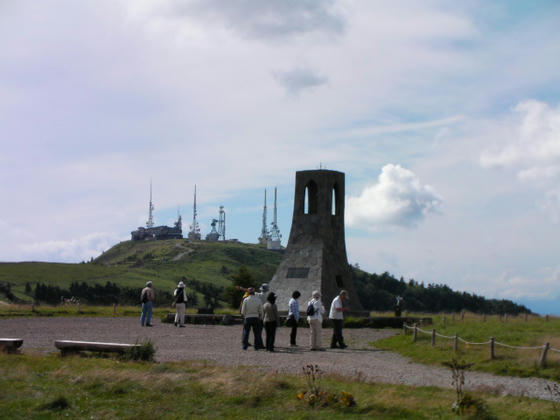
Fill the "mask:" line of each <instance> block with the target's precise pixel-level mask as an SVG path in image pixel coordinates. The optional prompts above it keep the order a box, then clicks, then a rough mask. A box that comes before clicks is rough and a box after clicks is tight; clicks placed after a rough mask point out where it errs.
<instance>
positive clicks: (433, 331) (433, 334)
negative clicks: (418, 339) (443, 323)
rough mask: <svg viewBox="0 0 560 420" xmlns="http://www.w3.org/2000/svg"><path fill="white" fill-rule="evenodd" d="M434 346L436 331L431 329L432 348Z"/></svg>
mask: <svg viewBox="0 0 560 420" xmlns="http://www.w3.org/2000/svg"><path fill="white" fill-rule="evenodd" d="M435 346H436V329H435V328H434V329H432V347H435Z"/></svg>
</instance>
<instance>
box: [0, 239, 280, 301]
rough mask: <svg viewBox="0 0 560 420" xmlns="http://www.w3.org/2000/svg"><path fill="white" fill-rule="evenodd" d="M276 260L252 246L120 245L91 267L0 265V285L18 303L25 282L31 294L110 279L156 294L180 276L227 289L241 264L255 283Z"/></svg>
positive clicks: (269, 272)
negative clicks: (148, 287) (149, 286)
mask: <svg viewBox="0 0 560 420" xmlns="http://www.w3.org/2000/svg"><path fill="white" fill-rule="evenodd" d="M281 259H282V254H280V253H278V252H274V251H268V250H267V249H266V248H263V247H262V246H258V245H253V244H244V243H230V242H205V241H201V242H193V243H187V242H185V241H184V240H180V239H177V240H166V241H125V242H121V243H119V244H117V245H115V246H114V247H112V248H111V249H109V250H107V251H106V252H104V253H103V254H102V255H100V256H99V257H98V258H96V259H95V261H94V262H93V263H87V264H63V263H45V262H19V263H0V283H8V284H10V285H11V287H12V292H13V293H14V294H15V295H16V296H17V297H18V298H19V299H22V300H23V301H26V302H31V301H32V296H31V295H32V293H33V292H31V293H25V284H26V283H29V284H30V285H31V288H32V290H34V288H35V285H36V284H37V283H44V284H47V285H51V286H59V287H60V288H62V289H68V288H69V287H70V284H71V283H72V282H76V281H77V282H86V283H88V284H89V285H94V284H96V283H98V284H101V285H105V283H107V282H108V281H110V282H114V283H116V284H117V285H119V286H120V287H130V288H138V289H139V290H140V289H141V288H142V287H144V285H145V283H146V281H148V280H152V281H153V282H154V288H155V289H156V291H157V290H158V289H159V290H166V291H172V290H173V289H174V288H175V287H176V285H177V282H178V281H179V280H181V278H182V277H183V276H185V277H187V279H196V280H198V281H201V282H210V283H212V284H215V285H217V286H228V285H230V284H231V282H230V280H229V278H230V276H231V274H233V273H235V272H236V271H237V269H238V268H239V266H240V265H241V264H245V265H247V266H248V267H249V270H250V271H251V272H252V273H253V274H254V275H255V278H256V283H257V284H260V283H261V282H265V281H269V280H270V278H271V277H272V275H273V274H274V272H275V271H276V267H277V266H278V264H279V263H280V260H281ZM187 286H188V284H187ZM0 298H1V297H0Z"/></svg>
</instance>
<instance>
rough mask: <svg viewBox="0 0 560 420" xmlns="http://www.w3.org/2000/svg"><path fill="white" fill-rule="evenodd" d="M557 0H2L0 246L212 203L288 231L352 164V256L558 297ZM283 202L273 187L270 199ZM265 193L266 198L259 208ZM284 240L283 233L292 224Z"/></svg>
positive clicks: (86, 243)
mask: <svg viewBox="0 0 560 420" xmlns="http://www.w3.org/2000/svg"><path fill="white" fill-rule="evenodd" d="M559 19H560V3H558V2H557V1H544V0H540V1H535V2H512V1H506V0H503V1H494V2H486V1H482V0H481V1H475V0H473V1H466V2H444V1H430V0H427V1H422V2H418V1H415V0H410V1H406V0H402V1H400V0H398V1H391V2H388V1H383V2H382V1H379V2H378V1H365V0H363V1H358V0H356V1H354V0H324V1H315V0H282V1H276V0H274V1H273V0H267V1H265V0H185V1H179V0H177V1H172V0H128V1H124V0H107V1H104V0H91V1H87V0H84V1H79V2H77V1H71V0H42V1H40V2H36V1H31V0H29V1H27V0H17V1H16V0H3V1H0V144H1V148H0V176H1V179H2V182H1V183H0V197H1V202H2V206H1V208H0V228H1V231H2V236H3V240H2V241H1V242H0V261H23V260H35V261H37V260H39V261H65V262H79V261H81V260H84V259H89V258H90V257H92V256H97V255H98V254H99V253H100V252H101V251H103V250H105V249H108V248H109V247H110V246H111V245H113V244H115V243H116V242H118V241H120V240H126V239H128V238H129V237H130V231H131V230H133V229H135V228H136V227H137V226H141V225H143V224H144V223H145V221H146V219H147V210H148V195H149V183H150V179H152V182H153V200H154V204H155V207H156V210H155V221H156V223H157V224H171V223H172V222H173V220H174V219H175V218H176V216H177V212H178V211H180V213H181V214H182V215H183V218H184V220H185V222H186V223H185V224H186V225H187V228H188V222H189V221H190V219H191V218H192V194H193V187H194V184H197V188H198V202H199V215H200V222H201V225H202V229H203V234H205V233H207V232H208V229H209V222H210V220H211V218H212V217H216V216H217V213H218V206H219V205H224V206H225V208H226V212H227V222H228V225H227V236H229V237H234V238H238V239H240V240H242V241H245V242H256V238H257V237H258V235H259V233H260V228H261V207H262V199H263V197H262V195H263V190H264V188H268V191H269V198H270V196H271V195H272V188H273V187H274V186H278V190H279V200H280V203H279V208H278V211H279V225H280V229H281V230H282V232H283V235H284V238H285V239H287V238H288V234H289V228H290V222H291V213H292V204H293V188H294V185H293V183H294V176H295V171H297V170H304V169H316V168H319V167H320V166H321V167H323V168H327V169H334V170H339V171H343V172H345V173H346V192H347V197H346V207H347V211H346V222H347V231H346V241H347V248H348V257H349V261H350V263H352V264H354V263H359V264H360V266H361V267H362V268H364V269H366V270H368V271H370V272H378V273H381V272H384V271H388V272H390V273H392V274H394V275H395V276H397V277H400V276H403V277H404V278H405V279H409V278H414V279H415V280H418V281H423V282H424V283H426V284H428V283H445V284H448V285H449V286H451V287H453V288H454V289H457V290H466V291H469V292H475V293H477V294H482V295H485V296H488V297H496V298H508V299H513V300H515V301H518V302H521V303H524V304H527V305H529V307H531V309H533V310H535V311H538V312H541V313H545V312H548V313H557V314H560V309H558V308H560V305H559V303H560V287H559V286H560V258H559V251H558V249H559V241H560V239H559V238H560V187H559V185H560V183H559V181H560V71H559V70H558V69H559V68H560V31H558V22H559ZM270 204H271V202H270V200H269V205H270ZM270 218H271V214H269V220H270ZM284 242H285V241H284Z"/></svg>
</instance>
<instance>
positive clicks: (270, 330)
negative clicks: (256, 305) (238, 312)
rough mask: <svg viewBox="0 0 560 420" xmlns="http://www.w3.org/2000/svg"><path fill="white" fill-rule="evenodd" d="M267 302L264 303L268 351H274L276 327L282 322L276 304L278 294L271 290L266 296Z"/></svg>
mask: <svg viewBox="0 0 560 420" xmlns="http://www.w3.org/2000/svg"><path fill="white" fill-rule="evenodd" d="M266 300H267V302H266V303H265V304H264V305H263V313H264V319H263V321H264V329H265V331H266V351H272V352H273V351H274V339H275V338H276V327H278V324H279V322H280V318H279V317H278V307H277V306H276V295H275V294H274V293H273V292H270V293H269V294H268V296H267V297H266Z"/></svg>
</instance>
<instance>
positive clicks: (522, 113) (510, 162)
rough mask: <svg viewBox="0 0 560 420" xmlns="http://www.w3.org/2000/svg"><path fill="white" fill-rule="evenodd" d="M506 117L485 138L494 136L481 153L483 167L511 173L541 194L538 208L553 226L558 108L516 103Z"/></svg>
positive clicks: (558, 214) (558, 207)
mask: <svg viewBox="0 0 560 420" xmlns="http://www.w3.org/2000/svg"><path fill="white" fill-rule="evenodd" d="M513 111H514V112H513V114H512V115H508V116H506V117H505V118H503V119H501V120H497V121H495V122H494V123H493V124H491V125H490V127H489V132H488V133H487V134H486V136H487V137H488V136H493V137H494V144H493V146H492V147H491V148H490V149H487V150H485V151H483V152H482V154H481V156H480V164H481V165H482V166H483V167H486V168H506V169H511V170H513V171H514V172H515V173H516V175H517V178H518V179H519V180H520V181H522V182H523V183H524V184H526V185H527V186H529V187H531V188H534V189H535V190H536V191H543V192H542V194H543V196H542V197H543V198H542V199H541V203H540V208H541V209H542V210H544V212H545V213H546V214H547V215H548V216H549V217H550V219H551V220H552V221H553V222H555V223H557V222H558V221H559V220H560V199H559V192H558V189H557V187H556V186H557V184H558V181H560V106H558V107H556V108H554V107H552V106H550V105H549V104H547V103H545V102H541V101H537V100H526V101H523V102H520V103H519V104H518V105H517V106H516V107H515V108H514V110H513Z"/></svg>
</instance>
